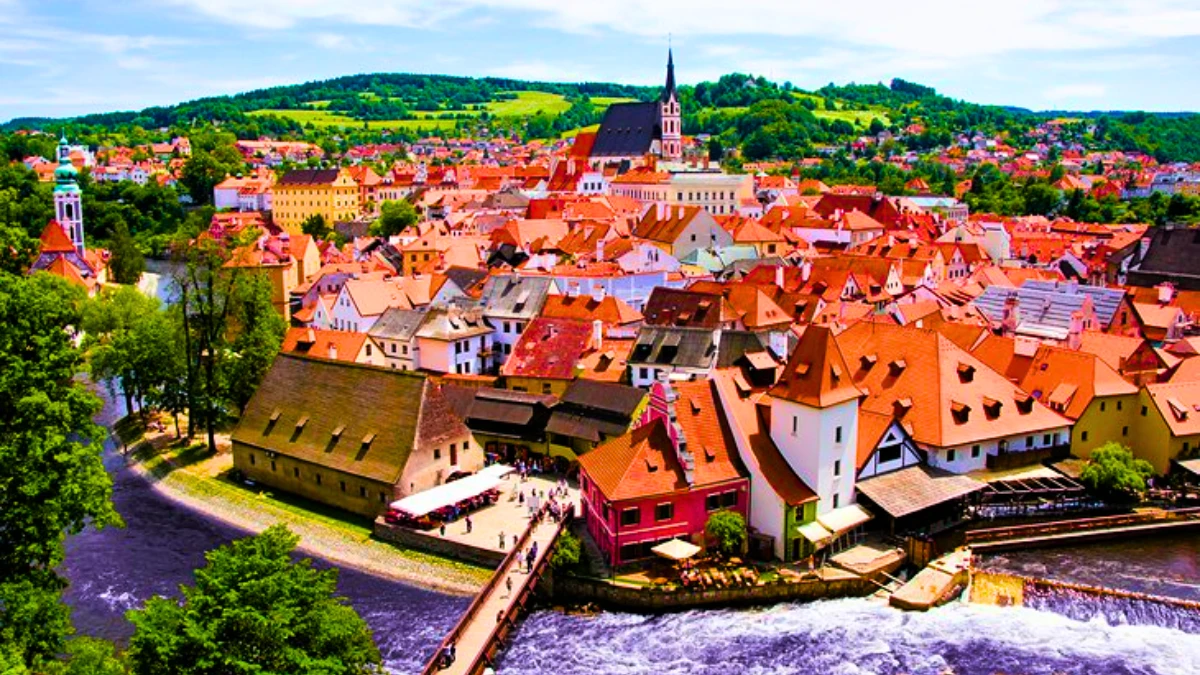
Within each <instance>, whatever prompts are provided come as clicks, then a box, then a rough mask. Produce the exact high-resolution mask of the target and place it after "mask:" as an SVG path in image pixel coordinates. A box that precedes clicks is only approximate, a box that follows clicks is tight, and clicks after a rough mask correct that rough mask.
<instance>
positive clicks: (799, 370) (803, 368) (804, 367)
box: [796, 363, 812, 377]
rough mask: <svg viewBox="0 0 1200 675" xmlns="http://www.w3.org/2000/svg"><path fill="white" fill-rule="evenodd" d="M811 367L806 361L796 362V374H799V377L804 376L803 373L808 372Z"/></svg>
mask: <svg viewBox="0 0 1200 675" xmlns="http://www.w3.org/2000/svg"><path fill="white" fill-rule="evenodd" d="M811 367H812V366H811V365H809V364H807V363H797V364H796V374H797V375H799V376H800V377H804V376H805V375H807V374H808V370H809V368H811Z"/></svg>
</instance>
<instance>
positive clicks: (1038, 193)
mask: <svg viewBox="0 0 1200 675" xmlns="http://www.w3.org/2000/svg"><path fill="white" fill-rule="evenodd" d="M1023 196H1024V198H1025V211H1026V212H1028V213H1029V214H1036V215H1040V216H1052V215H1054V214H1055V213H1057V212H1058V209H1059V207H1060V206H1062V192H1060V191H1058V190H1056V189H1055V188H1054V187H1053V186H1051V185H1049V184H1047V183H1042V182H1032V183H1030V184H1028V185H1026V186H1025V189H1024V191H1023Z"/></svg>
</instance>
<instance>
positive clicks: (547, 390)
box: [542, 382, 550, 394]
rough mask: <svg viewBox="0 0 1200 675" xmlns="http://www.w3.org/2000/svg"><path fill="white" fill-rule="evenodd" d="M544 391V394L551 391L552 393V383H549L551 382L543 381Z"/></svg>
mask: <svg viewBox="0 0 1200 675" xmlns="http://www.w3.org/2000/svg"><path fill="white" fill-rule="evenodd" d="M542 393H543V394H549V393H550V383H549V382H543V383H542Z"/></svg>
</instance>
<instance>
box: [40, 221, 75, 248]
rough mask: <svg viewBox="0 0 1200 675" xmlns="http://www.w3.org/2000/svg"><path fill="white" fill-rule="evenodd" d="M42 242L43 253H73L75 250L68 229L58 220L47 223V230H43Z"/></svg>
mask: <svg viewBox="0 0 1200 675" xmlns="http://www.w3.org/2000/svg"><path fill="white" fill-rule="evenodd" d="M41 240H42V253H71V252H72V251H74V250H75V244H73V243H71V237H69V236H67V231H66V229H65V228H64V227H63V226H62V225H59V224H58V221H56V220H52V221H50V222H49V223H46V229H44V230H42V237H41Z"/></svg>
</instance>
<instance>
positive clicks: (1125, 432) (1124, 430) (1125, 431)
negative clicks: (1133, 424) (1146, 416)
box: [1121, 427, 1129, 436]
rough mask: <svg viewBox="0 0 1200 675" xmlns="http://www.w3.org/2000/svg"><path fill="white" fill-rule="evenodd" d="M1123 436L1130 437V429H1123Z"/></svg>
mask: <svg viewBox="0 0 1200 675" xmlns="http://www.w3.org/2000/svg"><path fill="white" fill-rule="evenodd" d="M1121 435H1122V436H1128V435H1129V427H1121Z"/></svg>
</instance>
